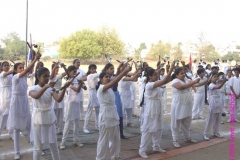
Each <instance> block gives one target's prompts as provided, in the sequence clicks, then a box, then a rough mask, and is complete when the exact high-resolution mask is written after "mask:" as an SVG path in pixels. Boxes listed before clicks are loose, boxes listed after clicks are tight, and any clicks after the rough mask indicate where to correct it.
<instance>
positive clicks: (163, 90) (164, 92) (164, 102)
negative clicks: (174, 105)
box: [160, 75, 167, 111]
mask: <svg viewBox="0 0 240 160" xmlns="http://www.w3.org/2000/svg"><path fill="white" fill-rule="evenodd" d="M165 77H166V75H160V80H163V79H164V78H165ZM166 87H167V85H166V84H165V85H162V86H160V90H161V93H162V99H161V102H162V106H163V111H166V110H167V109H166V108H167V88H166Z"/></svg>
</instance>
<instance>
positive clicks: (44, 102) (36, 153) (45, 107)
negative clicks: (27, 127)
mask: <svg viewBox="0 0 240 160" xmlns="http://www.w3.org/2000/svg"><path fill="white" fill-rule="evenodd" d="M41 89H42V87H40V86H39V85H36V86H32V87H31V88H30V89H29V92H30V91H35V92H38V91H40V90H41ZM32 104H33V112H32V133H33V139H34V150H33V160H40V159H41V153H42V144H49V146H50V150H51V154H52V158H53V159H54V160H60V155H59V150H58V146H57V136H56V121H57V118H56V115H55V113H54V110H53V107H52V105H51V104H52V88H48V89H47V90H46V91H45V92H44V93H43V94H42V96H41V97H40V98H39V99H34V98H33V99H32Z"/></svg>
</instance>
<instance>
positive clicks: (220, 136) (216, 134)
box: [213, 133, 223, 138]
mask: <svg viewBox="0 0 240 160" xmlns="http://www.w3.org/2000/svg"><path fill="white" fill-rule="evenodd" d="M213 135H214V136H215V137H217V138H223V136H222V135H221V134H220V133H214V134H213Z"/></svg>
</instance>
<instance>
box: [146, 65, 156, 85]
mask: <svg viewBox="0 0 240 160" xmlns="http://www.w3.org/2000/svg"><path fill="white" fill-rule="evenodd" d="M146 71H147V81H146V83H148V81H149V79H150V78H149V77H150V76H152V75H153V74H154V72H155V69H153V68H148V69H147V70H146Z"/></svg>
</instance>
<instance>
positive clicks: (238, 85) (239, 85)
mask: <svg viewBox="0 0 240 160" xmlns="http://www.w3.org/2000/svg"><path fill="white" fill-rule="evenodd" d="M229 86H232V87H233V89H234V91H235V93H236V94H237V95H239V94H240V77H236V76H234V77H232V78H231V79H230V81H229ZM239 108H240V98H238V99H236V98H235V106H234V113H233V112H232V113H230V114H234V117H235V119H237V114H238V111H239Z"/></svg>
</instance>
